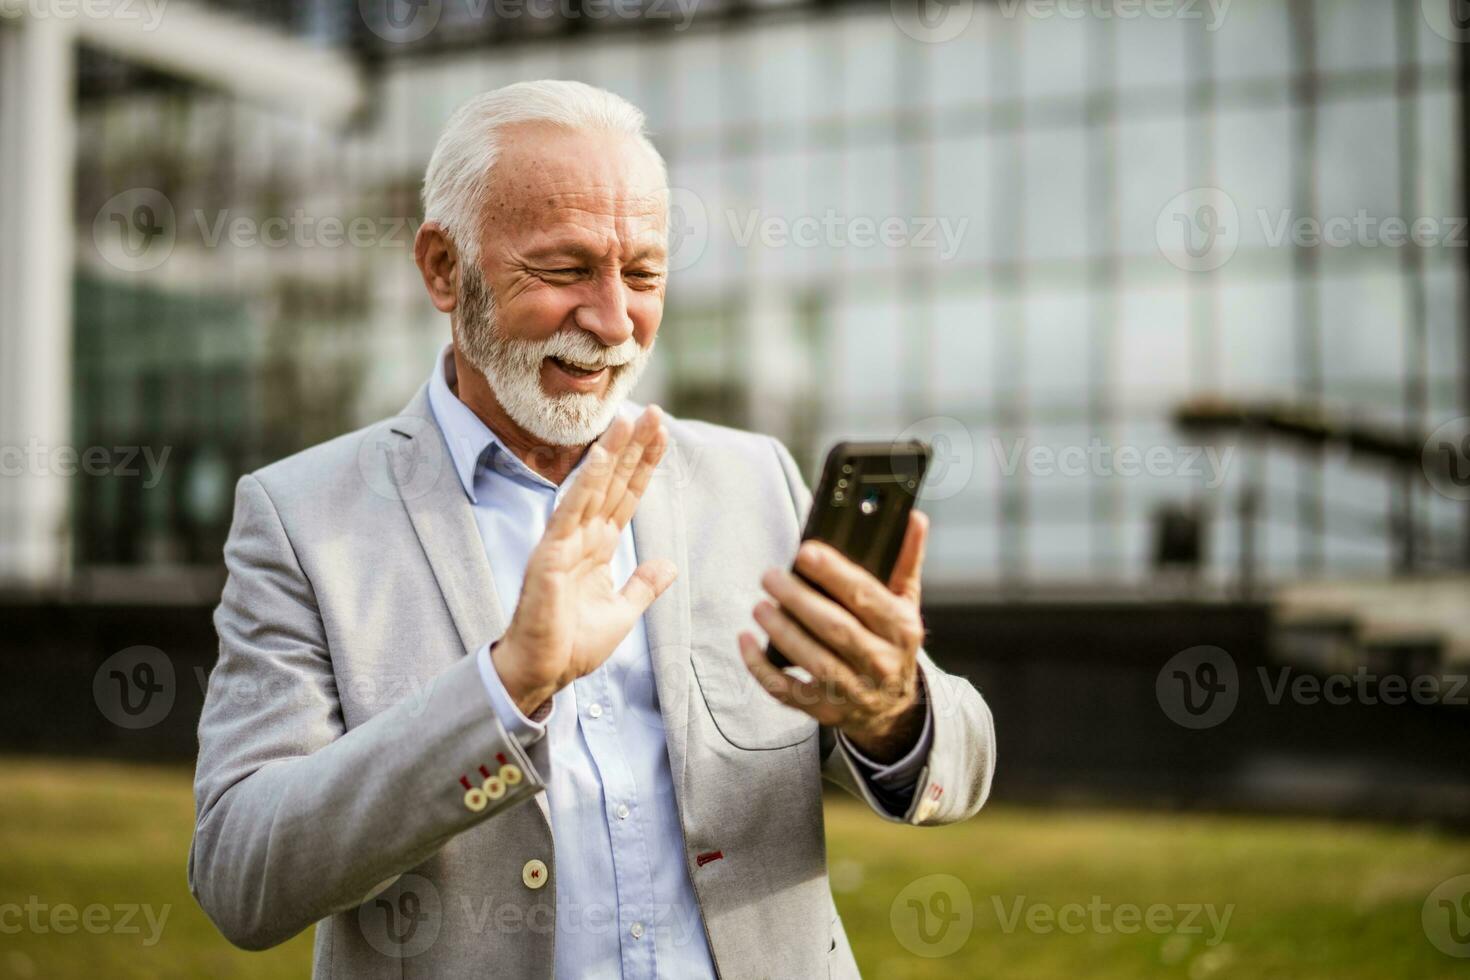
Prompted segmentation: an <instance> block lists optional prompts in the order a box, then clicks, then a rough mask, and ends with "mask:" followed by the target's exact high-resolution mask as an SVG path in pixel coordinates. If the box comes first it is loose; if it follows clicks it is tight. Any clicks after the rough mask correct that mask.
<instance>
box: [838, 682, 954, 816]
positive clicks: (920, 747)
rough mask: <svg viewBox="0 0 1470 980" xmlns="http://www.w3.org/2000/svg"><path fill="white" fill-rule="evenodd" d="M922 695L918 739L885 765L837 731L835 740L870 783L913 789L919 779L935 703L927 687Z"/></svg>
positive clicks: (891, 789)
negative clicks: (899, 756)
mask: <svg viewBox="0 0 1470 980" xmlns="http://www.w3.org/2000/svg"><path fill="white" fill-rule="evenodd" d="M921 676H922V675H921ZM920 683H922V681H921V682H920ZM921 696H922V697H923V700H924V728H923V730H922V731H920V732H919V740H918V741H917V742H915V743H914V747H913V748H912V749H910V750H909V752H908V754H907V755H905V756H904V757H903V758H902V759H899V760H898V761H897V762H894V763H891V764H889V765H886V766H885V765H883V764H882V763H878V762H874V761H873V760H872V759H869V758H868V757H867V756H865V755H863V753H862V752H861V751H859V750H858V747H857V746H856V745H853V744H852V742H850V741H848V739H847V736H846V735H844V734H843V733H842V732H838V733H837V741H838V743H839V744H841V746H842V749H843V751H845V752H846V753H847V754H848V755H849V756H850V757H851V758H852V761H853V762H854V763H855V764H856V765H857V769H858V771H859V772H860V773H862V775H863V777H864V778H865V779H867V781H868V783H869V785H871V786H874V787H876V788H878V789H882V790H884V791H886V792H889V793H893V792H899V791H903V790H908V789H912V788H913V787H914V785H915V784H916V783H918V781H919V775H920V774H921V773H922V772H923V771H924V764H925V763H926V762H928V760H929V750H930V748H932V747H933V745H934V706H933V705H931V704H930V703H929V698H928V692H927V691H925V692H922V693H921Z"/></svg>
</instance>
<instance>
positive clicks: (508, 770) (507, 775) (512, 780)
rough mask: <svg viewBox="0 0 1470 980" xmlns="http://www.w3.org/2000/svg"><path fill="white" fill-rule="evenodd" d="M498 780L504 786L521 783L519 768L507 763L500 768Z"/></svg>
mask: <svg viewBox="0 0 1470 980" xmlns="http://www.w3.org/2000/svg"><path fill="white" fill-rule="evenodd" d="M500 778H501V779H502V780H504V781H505V785H507V786H514V785H516V784H517V783H519V782H520V781H521V767H520V766H518V765H516V764H515V763H507V764H505V765H503V766H501V767H500Z"/></svg>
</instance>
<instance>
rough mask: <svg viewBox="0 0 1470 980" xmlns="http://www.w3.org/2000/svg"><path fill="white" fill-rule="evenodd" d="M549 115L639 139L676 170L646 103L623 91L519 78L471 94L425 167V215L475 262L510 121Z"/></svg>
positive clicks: (562, 122) (576, 126) (569, 124)
mask: <svg viewBox="0 0 1470 980" xmlns="http://www.w3.org/2000/svg"><path fill="white" fill-rule="evenodd" d="M527 122H544V123H550V124H552V125H556V126H562V127H565V128H567V129H571V130H604V131H611V132H614V133H622V134H624V135H627V136H631V137H634V138H635V139H637V140H639V141H640V142H641V143H642V144H643V145H644V146H645V147H646V148H647V149H648V151H649V152H650V153H652V154H653V157H654V159H655V160H657V161H658V166H659V170H660V171H661V172H662V173H663V176H664V182H665V183H667V182H668V171H667V168H666V167H665V164H664V161H663V157H662V156H660V155H659V152H658V150H657V149H656V148H655V147H654V145H653V143H652V141H650V140H649V138H648V133H647V131H646V130H645V128H644V126H645V119H644V116H643V111H642V110H641V109H639V108H638V107H637V106H635V105H634V104H633V103H631V102H629V101H628V100H627V99H624V98H623V97H622V96H619V95H614V94H613V93H612V92H608V91H605V90H604V89H600V88H594V87H593V86H591V85H587V84H584V83H582V82H568V81H560V80H555V79H541V80H539V81H532V82H516V83H514V84H512V85H506V86H504V87H502V88H497V89H493V90H491V91H489V92H484V93H481V94H480V95H477V96H475V97H474V98H472V99H470V100H469V101H468V102H465V103H464V104H463V105H461V106H460V107H459V108H458V109H456V110H454V114H453V115H451V116H450V117H449V122H448V123H446V124H445V126H444V132H443V133H441V134H440V135H439V142H438V143H437V144H435V146H434V154H433V156H431V157H430V158H429V167H428V170H427V171H426V172H425V173H424V220H425V221H436V222H438V223H439V224H440V225H442V226H443V227H444V229H445V231H446V232H448V234H449V238H450V240H451V241H453V242H454V244H455V247H456V248H458V249H459V252H460V254H461V256H463V258H464V260H465V261H466V262H468V263H470V264H473V263H474V262H476V261H477V259H478V253H479V241H480V231H481V221H482V220H483V213H482V212H483V208H484V203H485V200H486V192H487V190H488V187H489V178H490V171H491V169H492V168H493V167H494V166H495V161H496V159H497V158H498V157H499V156H500V148H501V145H502V144H501V134H500V131H501V129H502V128H504V127H506V126H509V125H512V124H514V123H527Z"/></svg>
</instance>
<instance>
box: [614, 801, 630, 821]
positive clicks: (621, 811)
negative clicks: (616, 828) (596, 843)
mask: <svg viewBox="0 0 1470 980" xmlns="http://www.w3.org/2000/svg"><path fill="white" fill-rule="evenodd" d="M617 812H618V819H619V820H627V819H628V804H626V803H619V804H618V811H617Z"/></svg>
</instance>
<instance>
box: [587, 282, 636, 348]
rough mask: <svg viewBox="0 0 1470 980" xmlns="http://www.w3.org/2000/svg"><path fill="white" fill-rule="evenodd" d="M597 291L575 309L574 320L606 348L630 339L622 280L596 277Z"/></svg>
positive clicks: (631, 327)
mask: <svg viewBox="0 0 1470 980" xmlns="http://www.w3.org/2000/svg"><path fill="white" fill-rule="evenodd" d="M594 288H595V290H596V292H595V293H594V295H593V296H592V297H590V298H589V300H588V301H587V302H586V303H583V304H582V305H581V306H579V307H577V309H576V312H575V313H574V314H573V320H574V321H575V322H576V324H577V326H579V327H581V328H582V329H583V330H586V331H587V332H588V333H591V334H595V335H596V336H597V339H599V340H601V341H602V342H603V343H604V344H606V345H607V346H608V347H616V346H617V345H618V344H621V343H623V342H624V341H626V340H627V339H628V338H629V337H631V336H633V321H632V320H631V319H629V317H628V297H627V293H626V292H625V288H626V287H625V286H624V285H623V282H622V279H621V277H618V276H599V277H598V279H597V284H596V286H595V287H594Z"/></svg>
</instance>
